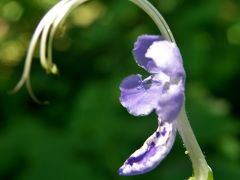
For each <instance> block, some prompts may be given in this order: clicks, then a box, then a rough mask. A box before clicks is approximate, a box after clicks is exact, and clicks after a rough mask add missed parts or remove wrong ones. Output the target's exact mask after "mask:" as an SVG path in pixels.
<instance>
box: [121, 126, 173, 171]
mask: <svg viewBox="0 0 240 180" xmlns="http://www.w3.org/2000/svg"><path fill="white" fill-rule="evenodd" d="M175 123H176V121H173V122H172V123H168V122H162V123H161V126H160V127H159V128H158V129H157V131H156V132H154V134H153V135H151V136H150V137H149V138H148V139H147V140H146V141H145V142H144V144H143V146H142V147H141V148H140V149H138V150H137V151H135V152H134V153H133V154H132V155H131V156H130V157H129V158H128V159H127V160H126V161H125V163H124V164H123V166H122V167H121V168H120V169H119V174H120V175H124V176H129V175H138V174H143V173H146V172H149V171H151V170H152V169H154V168H155V167H156V166H157V165H158V164H159V163H160V162H161V161H162V160H163V159H164V158H165V157H166V156H167V154H168V153H169V152H170V150H171V148H172V145H173V142H174V140H175V136H176V124H175ZM159 124H160V123H159Z"/></svg>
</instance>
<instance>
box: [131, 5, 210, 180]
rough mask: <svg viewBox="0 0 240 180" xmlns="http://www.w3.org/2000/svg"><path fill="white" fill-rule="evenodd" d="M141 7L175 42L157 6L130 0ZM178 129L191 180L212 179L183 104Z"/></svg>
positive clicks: (165, 34) (162, 32)
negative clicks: (188, 164)
mask: <svg viewBox="0 0 240 180" xmlns="http://www.w3.org/2000/svg"><path fill="white" fill-rule="evenodd" d="M130 1H131V2H133V3H134V4H136V5H137V6H139V7H140V8H141V9H143V10H144V11H145V12H146V13H147V14H148V15H149V16H150V17H151V18H152V20H153V21H154V22H155V24H156V25H157V27H158V29H159V30H160V32H161V34H162V36H163V37H164V38H165V39H166V40H169V41H171V42H174V43H175V39H174V37H173V34H172V32H171V30H170V28H169V26H168V25H167V23H166V21H165V20H164V18H163V17H162V15H161V14H160V13H159V12H158V11H157V10H156V9H155V7H154V6H153V5H152V4H151V3H149V2H148V1H147V0H130ZM177 130H178V132H179V134H180V136H181V138H182V141H183V143H184V146H185V148H186V150H187V154H188V155H189V157H190V159H191V162H192V166H193V177H190V178H189V180H190V179H191V180H193V179H194V180H212V179H213V176H212V171H211V168H210V167H209V166H208V164H207V162H206V160H205V157H204V155H203V153H202V151H201V148H200V146H199V144H198V142H197V140H196V138H195V135H194V133H193V131H192V128H191V126H190V123H189V121H188V118H187V115H186V112H185V107H184V105H183V107H182V109H181V111H180V114H179V116H178V121H177Z"/></svg>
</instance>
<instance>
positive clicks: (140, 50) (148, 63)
mask: <svg viewBox="0 0 240 180" xmlns="http://www.w3.org/2000/svg"><path fill="white" fill-rule="evenodd" d="M160 40H163V37H161V36H155V35H142V36H139V37H138V39H137V41H136V42H135V44H134V49H133V55H134V57H135V61H136V62H137V64H138V65H139V66H140V67H142V68H144V69H145V70H146V71H148V72H150V73H153V72H155V71H154V67H155V65H154V62H153V61H152V60H151V59H150V58H147V57H146V56H145V54H146V52H147V50H148V48H149V47H150V46H151V45H152V43H153V42H155V41H160Z"/></svg>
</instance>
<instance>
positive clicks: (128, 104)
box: [119, 35, 185, 175]
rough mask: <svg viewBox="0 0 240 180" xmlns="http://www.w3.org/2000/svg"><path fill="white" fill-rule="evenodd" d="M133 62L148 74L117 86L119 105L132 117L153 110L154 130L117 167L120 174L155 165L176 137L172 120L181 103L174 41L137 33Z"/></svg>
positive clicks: (179, 60) (179, 64)
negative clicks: (156, 123)
mask: <svg viewBox="0 0 240 180" xmlns="http://www.w3.org/2000/svg"><path fill="white" fill-rule="evenodd" d="M133 55H134V57H135V60H136V63H137V64H138V65H139V66H140V67H142V68H144V69H145V70H146V71H148V72H149V73H151V75H150V76H149V77H148V78H146V79H144V80H143V79H142V76H141V75H139V74H136V75H131V76H128V77H127V78H125V79H124V80H123V81H122V83H121V86H120V90H121V96H120V102H121V104H122V105H123V106H124V107H125V108H126V109H127V110H128V112H129V113H130V114H132V115H134V116H144V115H148V114H150V113H151V112H152V111H154V112H155V113H156V114H157V116H158V128H157V130H156V131H155V132H154V133H153V134H152V135H151V136H150V137H149V138H148V139H147V140H146V141H145V142H144V144H143V146H142V147H141V148H140V149H138V150H137V151H135V152H134V153H133V154H132V155H131V156H130V157H129V158H128V159H127V160H126V161H125V163H124V164H123V166H122V167H121V168H120V169H119V174H120V175H137V174H142V173H145V172H148V171H150V170H152V169H153V168H155V167H156V166H157V165H158V164H159V163H160V162H161V161H162V160H163V159H164V158H165V157H166V155H167V154H168V153H169V151H170V150H171V148H172V145H173V142H174V140H175V136H176V121H177V117H178V114H179V112H180V110H181V107H182V105H183V102H184V81H185V71H184V68H183V65H182V57H181V54H180V52H179V49H178V47H177V46H176V44H175V43H172V42H169V41H166V40H164V39H163V37H161V36H154V35H143V36H140V37H139V38H138V39H137V41H136V43H135V45H134V49H133Z"/></svg>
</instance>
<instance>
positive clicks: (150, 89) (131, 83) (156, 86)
mask: <svg viewBox="0 0 240 180" xmlns="http://www.w3.org/2000/svg"><path fill="white" fill-rule="evenodd" d="M162 89H163V83H161V80H158V81H154V82H153V81H152V76H150V77H148V78H146V79H145V80H142V77H141V75H131V76H128V77H127V78H125V79H124V80H123V82H122V84H121V86H120V90H121V96H120V102H121V104H122V105H123V106H124V107H125V108H127V110H128V112H129V113H130V114H132V115H135V116H140V115H148V114H149V113H151V112H152V111H153V110H154V109H156V107H157V105H158V103H159V102H158V101H159V98H160V97H161V92H162Z"/></svg>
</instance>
